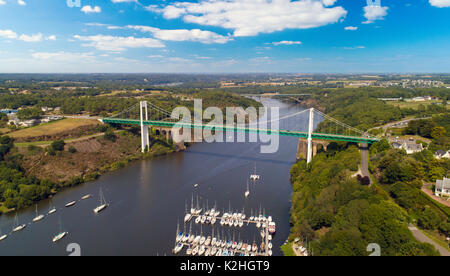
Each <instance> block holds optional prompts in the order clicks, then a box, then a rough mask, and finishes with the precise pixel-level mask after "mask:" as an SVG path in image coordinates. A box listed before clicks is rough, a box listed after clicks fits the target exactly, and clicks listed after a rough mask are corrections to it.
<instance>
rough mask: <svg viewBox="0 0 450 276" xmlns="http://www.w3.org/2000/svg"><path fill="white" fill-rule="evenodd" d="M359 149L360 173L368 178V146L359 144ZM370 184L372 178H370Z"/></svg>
mask: <svg viewBox="0 0 450 276" xmlns="http://www.w3.org/2000/svg"><path fill="white" fill-rule="evenodd" d="M359 150H360V151H361V174H362V176H363V177H365V176H367V177H369V178H370V173H369V146H368V145H367V144H359ZM370 185H372V179H371V178H370Z"/></svg>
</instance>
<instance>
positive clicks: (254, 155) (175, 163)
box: [0, 99, 308, 255]
mask: <svg viewBox="0 0 450 276" xmlns="http://www.w3.org/2000/svg"><path fill="white" fill-rule="evenodd" d="M263 103H264V104H265V105H266V106H269V107H271V106H279V107H280V117H283V116H285V115H287V114H293V113H296V112H299V111H301V110H302V108H301V107H299V106H298V105H293V104H286V103H282V102H280V101H278V100H274V99H264V100H263ZM307 119H308V117H307V115H304V116H302V115H300V116H297V117H291V118H288V119H285V120H283V121H281V123H280V128H282V129H296V130H305V127H306V121H307ZM296 149H297V140H296V139H295V138H292V137H280V148H279V150H278V151H277V152H276V153H273V154H261V153H260V143H248V142H247V143H237V142H236V143H199V144H194V145H192V146H191V147H189V148H188V149H187V150H186V151H185V152H180V153H175V154H171V155H168V156H163V157H159V158H156V159H152V160H143V161H137V162H134V163H132V164H130V165H129V166H127V167H126V168H124V169H121V170H119V171H115V172H112V173H108V174H105V175H103V176H102V177H101V178H99V179H98V180H97V181H95V182H91V183H85V184H83V185H80V186H77V187H74V188H70V189H66V190H64V191H62V192H60V193H58V194H57V195H56V196H54V198H53V199H52V201H53V204H54V205H55V206H56V207H57V209H58V210H57V212H56V213H54V214H52V215H48V216H46V217H45V218H44V219H43V220H42V221H40V222H37V223H31V220H32V219H33V217H34V216H35V207H34V206H33V207H30V208H27V209H25V210H23V211H21V212H19V214H18V217H19V221H20V223H27V224H28V225H27V227H26V228H25V229H24V230H23V231H21V232H17V233H11V229H12V228H13V224H14V215H15V214H8V215H2V216H0V228H1V230H2V232H3V234H8V237H7V238H6V239H5V240H4V241H1V242H0V255H69V253H68V252H67V251H66V248H67V246H68V244H71V243H77V244H78V245H79V246H80V248H81V252H80V253H81V255H171V254H172V253H171V250H172V248H173V246H174V241H175V234H176V229H177V223H178V222H179V223H180V227H181V228H183V217H184V213H185V203H186V202H187V203H188V208H190V201H191V197H192V195H194V197H195V198H196V197H197V196H198V197H199V199H200V202H201V205H203V204H205V205H206V201H207V200H208V204H209V207H211V206H212V205H213V204H214V203H216V204H217V207H218V209H219V210H220V211H222V210H223V209H225V210H228V207H229V205H231V208H232V209H234V210H242V209H243V208H245V213H246V215H247V217H248V216H250V212H251V210H253V211H259V208H260V206H261V208H262V209H263V210H264V211H265V214H266V215H270V216H272V217H273V219H274V221H275V222H276V223H277V233H276V234H275V236H274V239H273V246H274V247H273V254H274V255H282V252H281V250H280V248H279V247H280V246H281V245H282V244H283V243H284V241H285V240H286V239H287V237H288V235H289V210H290V207H291V203H290V202H291V195H292V186H291V184H290V181H289V176H290V175H289V170H290V168H291V166H292V165H293V163H294V162H295V158H296ZM255 164H256V168H257V172H258V174H259V175H261V180H260V181H258V182H257V183H256V184H253V183H251V185H250V197H249V198H248V199H245V197H244V191H245V190H246V183H247V179H249V175H250V174H251V173H253V170H254V167H255ZM194 184H199V185H198V187H197V188H195V187H194ZM100 188H102V190H103V193H104V196H105V198H106V200H107V201H108V203H109V204H110V205H109V207H108V208H107V209H106V210H105V211H103V212H102V213H100V214H98V215H95V214H94V213H93V209H94V208H95V207H96V206H97V205H98V204H99V203H98V202H99V199H98V195H99V190H100ZM86 194H92V195H93V196H92V198H90V199H87V200H81V197H82V196H83V195H86ZM72 200H77V204H76V205H75V206H73V207H71V208H65V207H64V205H65V204H66V203H67V202H70V201H72ZM49 207H50V201H49V200H44V201H41V202H39V204H38V210H39V212H40V213H47V212H48V210H49ZM60 222H61V223H60ZM60 224H61V225H62V229H63V230H64V231H67V232H68V235H67V236H66V237H65V238H64V239H63V240H61V241H60V242H58V243H53V242H52V238H53V237H54V236H55V235H56V234H57V233H58V232H59V229H60V226H59V225H60ZM216 224H218V223H216ZM217 228H220V229H221V230H220V234H221V235H222V234H225V235H227V236H229V237H232V236H233V235H235V238H236V239H237V238H238V237H239V235H240V238H241V239H244V240H245V241H247V242H253V240H256V241H257V242H258V244H259V243H260V237H259V232H257V230H256V227H255V226H248V227H246V226H244V227H243V228H242V229H241V231H239V232H238V231H236V232H233V230H232V228H223V227H216V232H217ZM186 230H189V227H187V229H186ZM201 230H202V231H203V233H204V234H205V233H210V232H211V226H204V227H202V229H201ZM193 231H197V232H200V228H199V226H195V224H194V226H193ZM222 231H223V232H222ZM239 233H240V234H239ZM183 252H184V251H183Z"/></svg>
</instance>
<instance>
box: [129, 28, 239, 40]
mask: <svg viewBox="0 0 450 276" xmlns="http://www.w3.org/2000/svg"><path fill="white" fill-rule="evenodd" d="M127 28H130V29H135V30H139V31H141V32H149V33H152V34H153V36H154V37H155V38H157V39H160V40H167V41H195V42H201V43H205V44H211V43H219V44H224V43H227V42H228V41H230V40H232V38H230V37H227V36H223V35H219V34H217V33H214V32H210V31H203V30H199V29H193V30H186V29H179V30H161V29H158V28H153V27H148V26H131V25H130V26H127Z"/></svg>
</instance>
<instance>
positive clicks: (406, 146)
mask: <svg viewBox="0 0 450 276" xmlns="http://www.w3.org/2000/svg"><path fill="white" fill-rule="evenodd" d="M391 145H392V147H393V148H394V149H403V150H405V151H406V153H407V154H414V153H417V152H421V151H423V145H422V144H416V142H414V139H410V140H399V139H395V141H394V142H393V143H392V144H391Z"/></svg>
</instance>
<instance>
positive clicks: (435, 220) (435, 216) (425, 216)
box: [417, 208, 441, 230]
mask: <svg viewBox="0 0 450 276" xmlns="http://www.w3.org/2000/svg"><path fill="white" fill-rule="evenodd" d="M417 223H418V225H419V226H420V227H422V228H423V229H428V230H434V229H436V228H437V227H438V226H439V224H440V223H441V216H440V215H439V213H438V212H436V211H435V210H433V209H431V208H426V209H425V211H423V212H422V213H421V214H420V216H419V218H418V219H417Z"/></svg>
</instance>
